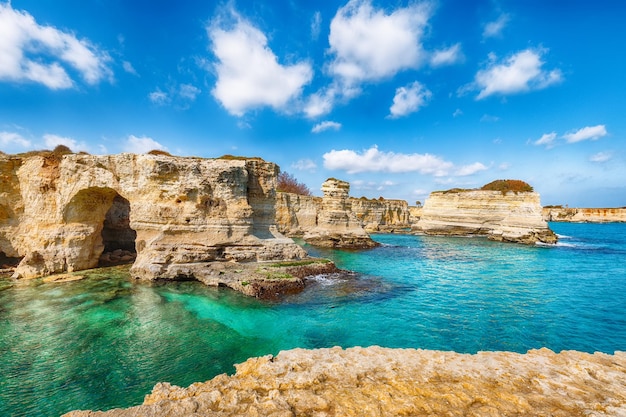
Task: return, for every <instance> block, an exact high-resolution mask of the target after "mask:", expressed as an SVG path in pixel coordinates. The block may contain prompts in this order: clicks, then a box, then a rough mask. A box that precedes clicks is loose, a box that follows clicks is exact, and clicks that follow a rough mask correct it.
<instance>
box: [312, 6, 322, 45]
mask: <svg viewBox="0 0 626 417" xmlns="http://www.w3.org/2000/svg"><path fill="white" fill-rule="evenodd" d="M321 29H322V14H321V13H320V12H319V11H317V12H315V13H314V14H313V18H312V19H311V38H313V39H314V40H317V39H318V38H319V37H320V32H321Z"/></svg>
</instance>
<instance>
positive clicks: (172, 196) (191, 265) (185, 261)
mask: <svg viewBox="0 0 626 417" xmlns="http://www.w3.org/2000/svg"><path fill="white" fill-rule="evenodd" d="M277 174H278V167H277V166H276V165H275V164H273V163H269V162H265V161H262V160H260V159H201V158H181V157H172V156H167V155H149V154H148V155H133V154H120V155H108V156H93V155H86V154H65V155H63V154H56V153H54V152H42V153H35V154H33V155H25V156H8V155H0V175H1V176H2V182H1V184H0V255H2V257H3V258H6V259H10V260H14V261H15V262H18V261H19V265H18V266H17V268H16V269H15V273H14V276H15V277H22V278H30V277H36V276H42V275H48V274H52V273H58V272H71V271H77V270H82V269H87V268H92V267H95V266H97V265H98V263H99V259H100V257H101V255H102V253H103V252H104V251H105V249H106V250H107V251H111V250H116V249H121V248H125V249H134V250H136V261H135V263H134V265H133V267H132V268H131V274H132V275H133V276H135V277H138V278H144V279H157V278H159V279H166V278H179V277H191V276H195V277H197V275H201V274H204V273H209V272H206V271H207V265H208V263H211V262H216V261H217V262H219V261H224V262H226V261H235V262H247V261H266V260H277V259H279V260H286V259H300V258H304V257H306V253H305V252H304V250H303V249H302V248H300V247H299V246H298V245H296V244H295V243H294V242H293V241H292V240H291V239H288V238H285V237H284V236H283V235H281V234H280V233H279V232H278V231H277V229H276V227H275V220H274V219H275V197H276V196H275V189H276V177H277ZM116 228H117V229H116ZM133 247H134V248H133ZM209 275H210V274H209Z"/></svg>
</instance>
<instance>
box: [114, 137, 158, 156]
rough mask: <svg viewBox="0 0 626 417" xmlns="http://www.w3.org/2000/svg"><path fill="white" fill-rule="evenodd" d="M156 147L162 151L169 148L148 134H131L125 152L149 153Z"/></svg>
mask: <svg viewBox="0 0 626 417" xmlns="http://www.w3.org/2000/svg"><path fill="white" fill-rule="evenodd" d="M155 149H158V150H162V151H165V150H167V148H166V147H165V146H163V145H161V144H160V143H159V142H157V141H155V140H154V139H152V138H149V137H147V136H142V137H137V136H135V135H130V136H128V142H126V144H125V145H124V152H130V153H136V154H141V153H147V152H150V151H152V150H155Z"/></svg>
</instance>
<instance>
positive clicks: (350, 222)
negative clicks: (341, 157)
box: [303, 178, 378, 248]
mask: <svg viewBox="0 0 626 417" xmlns="http://www.w3.org/2000/svg"><path fill="white" fill-rule="evenodd" d="M322 192H323V193H324V196H323V197H322V203H321V207H320V209H319V211H318V213H317V224H316V226H315V227H314V228H312V229H307V230H306V231H305V233H304V237H303V238H304V240H305V241H306V242H307V243H310V244H311V245H315V246H322V247H330V248H372V247H375V246H377V245H378V244H377V243H376V242H374V241H373V240H372V239H371V238H370V236H369V235H368V234H367V232H366V231H365V229H363V226H361V223H360V222H359V221H358V219H357V218H356V216H355V214H354V213H353V212H352V208H351V205H350V201H349V193H350V184H349V183H348V182H346V181H341V180H338V179H335V178H329V179H328V180H326V181H325V182H324V183H323V184H322Z"/></svg>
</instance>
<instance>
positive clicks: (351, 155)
mask: <svg viewBox="0 0 626 417" xmlns="http://www.w3.org/2000/svg"><path fill="white" fill-rule="evenodd" d="M323 158H324V167H325V168H327V169H336V170H343V171H346V172H347V173H349V174H355V173H358V172H391V173H401V172H419V173H421V174H430V175H435V176H443V175H447V174H448V172H449V171H450V170H451V169H452V168H453V167H454V165H453V164H452V163H451V162H448V161H445V160H443V159H441V158H440V157H438V156H435V155H431V154H418V153H413V154H402V153H394V152H381V151H379V150H378V147H377V146H372V147H371V148H369V149H367V150H365V151H363V152H355V151H353V150H349V149H344V150H339V151H337V150H334V149H333V150H332V151H330V152H327V153H325V154H324V155H323Z"/></svg>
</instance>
